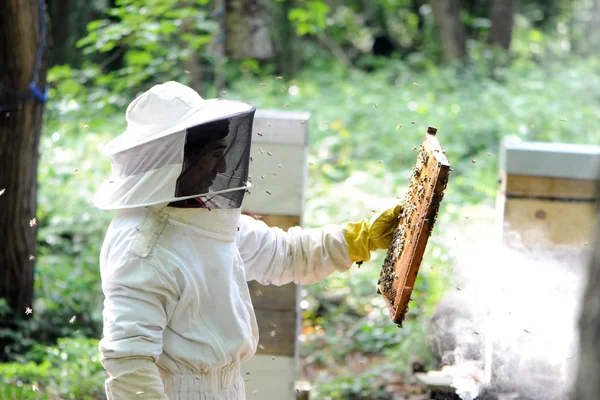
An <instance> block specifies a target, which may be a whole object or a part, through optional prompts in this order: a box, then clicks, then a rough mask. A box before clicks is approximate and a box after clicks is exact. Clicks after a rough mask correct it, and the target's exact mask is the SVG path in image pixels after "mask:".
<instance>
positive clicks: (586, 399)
mask: <svg viewBox="0 0 600 400" xmlns="http://www.w3.org/2000/svg"><path fill="white" fill-rule="evenodd" d="M599 186H600V185H599ZM598 193H599V196H600V187H599V190H598ZM597 215H598V219H597V221H596V240H595V242H594V244H593V246H592V251H593V255H592V257H591V259H590V264H589V269H588V276H587V280H586V281H587V287H586V289H585V293H584V295H583V303H582V307H581V314H580V318H579V369H578V371H577V381H576V383H575V397H574V398H575V399H577V400H596V399H598V396H599V395H600V379H598V371H600V343H598V338H600V207H599V208H598V213H597Z"/></svg>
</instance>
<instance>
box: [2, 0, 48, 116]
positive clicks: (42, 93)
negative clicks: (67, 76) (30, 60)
mask: <svg viewBox="0 0 600 400" xmlns="http://www.w3.org/2000/svg"><path fill="white" fill-rule="evenodd" d="M39 5H40V43H39V45H38V49H37V55H36V60H35V68H34V69H33V79H32V81H31V83H30V84H29V91H28V92H21V91H19V90H14V89H9V88H7V87H6V86H3V85H0V92H5V93H8V94H10V95H12V96H13V97H18V98H20V99H21V100H22V101H26V100H29V99H34V100H37V101H39V102H41V103H46V102H47V101H48V87H45V88H44V89H43V90H42V89H40V88H39V87H38V84H37V81H38V77H39V74H40V68H41V66H42V57H43V55H44V48H45V47H46V18H45V12H44V0H39ZM19 106H20V104H9V105H0V112H6V111H10V110H14V109H16V108H19Z"/></svg>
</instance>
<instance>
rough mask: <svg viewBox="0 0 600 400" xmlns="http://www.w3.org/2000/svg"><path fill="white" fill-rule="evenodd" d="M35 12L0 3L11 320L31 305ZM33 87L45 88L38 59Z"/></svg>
mask: <svg viewBox="0 0 600 400" xmlns="http://www.w3.org/2000/svg"><path fill="white" fill-rule="evenodd" d="M40 13H41V16H42V17H43V18H45V12H44V10H40V9H39V1H37V0H5V1H4V3H3V5H2V12H0V191H3V193H2V194H1V195H0V243H1V244H2V245H1V246H0V299H6V301H7V302H8V305H9V306H10V307H11V308H12V310H13V311H14V312H15V313H16V315H17V316H24V315H25V309H26V307H31V304H32V301H33V266H34V262H35V261H34V256H35V254H36V231H37V229H36V225H35V221H32V220H33V219H34V218H35V214H36V208H37V200H36V196H37V166H38V158H39V149H38V144H39V140H40V131H41V126H42V114H43V111H44V105H43V103H42V102H40V101H39V100H36V99H35V98H33V97H27V95H28V94H29V93H30V90H29V85H30V83H31V82H32V81H34V80H35V79H36V78H35V69H36V68H35V66H36V60H37V55H36V54H37V51H38V46H39V45H40V36H41V35H40V33H41V28H40ZM44 53H45V52H44ZM42 58H45V57H42ZM34 83H35V84H36V85H37V87H38V88H44V87H45V85H46V69H45V62H44V60H40V61H39V73H38V77H37V80H35V82H34ZM43 90H44V89H41V91H42V92H43ZM19 93H20V94H19ZM5 324H6V321H3V325H5Z"/></svg>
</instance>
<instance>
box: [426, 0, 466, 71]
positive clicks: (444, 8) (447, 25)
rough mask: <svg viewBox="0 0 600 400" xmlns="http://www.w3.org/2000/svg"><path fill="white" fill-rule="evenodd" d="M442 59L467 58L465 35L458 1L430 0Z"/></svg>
mask: <svg viewBox="0 0 600 400" xmlns="http://www.w3.org/2000/svg"><path fill="white" fill-rule="evenodd" d="M431 8H432V10H433V15H434V17H435V21H436V24H437V27H438V33H439V36H440V40H441V43H442V51H443V53H444V57H445V58H446V59H448V60H451V59H459V60H464V59H465V57H466V56H467V35H466V33H465V26H464V24H463V23H462V21H461V19H460V0H431Z"/></svg>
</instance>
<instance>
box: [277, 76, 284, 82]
mask: <svg viewBox="0 0 600 400" xmlns="http://www.w3.org/2000/svg"><path fill="white" fill-rule="evenodd" d="M275 79H277V80H278V81H282V80H283V76H276V77H275Z"/></svg>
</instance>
